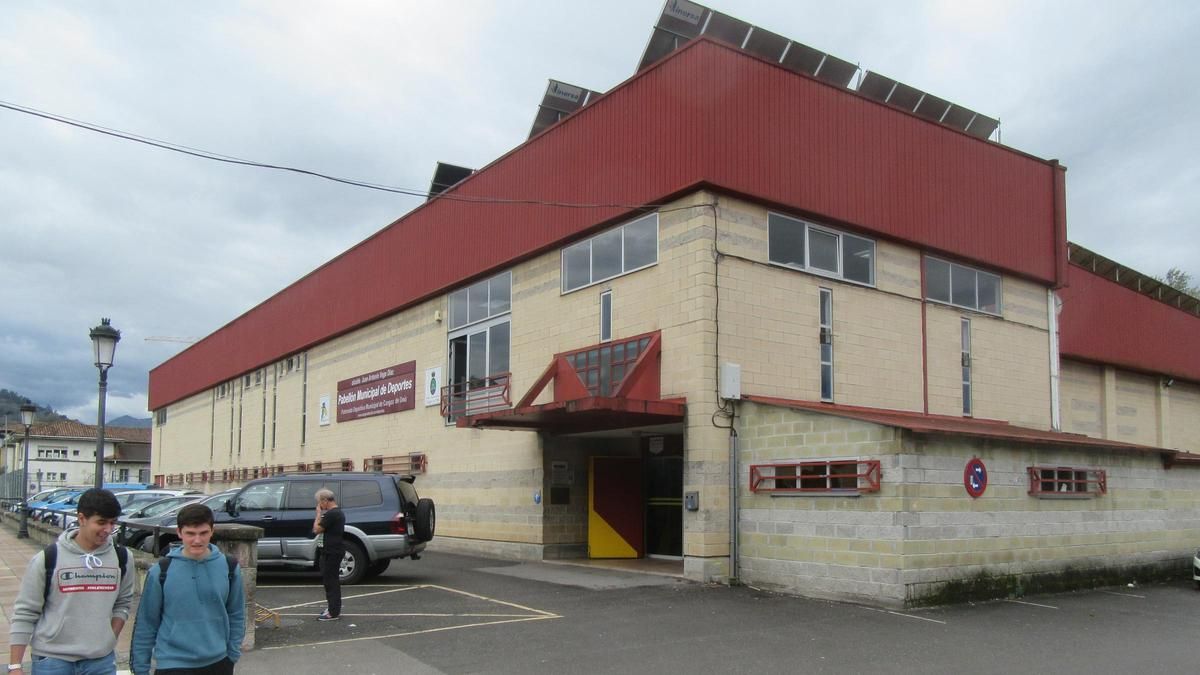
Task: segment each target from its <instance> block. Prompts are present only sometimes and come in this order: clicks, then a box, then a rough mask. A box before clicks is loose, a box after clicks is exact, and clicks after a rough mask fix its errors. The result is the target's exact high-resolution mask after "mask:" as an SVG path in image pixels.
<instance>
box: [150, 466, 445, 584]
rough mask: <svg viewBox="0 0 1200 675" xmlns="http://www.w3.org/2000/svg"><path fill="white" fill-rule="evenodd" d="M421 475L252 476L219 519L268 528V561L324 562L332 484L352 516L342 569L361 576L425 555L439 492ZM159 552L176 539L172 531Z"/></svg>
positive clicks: (263, 542)
mask: <svg viewBox="0 0 1200 675" xmlns="http://www.w3.org/2000/svg"><path fill="white" fill-rule="evenodd" d="M414 480H415V478H414V477H413V476H398V475H395V474H387V473H353V472H345V473H303V474H285V475H282V476H272V477H270V478H259V479H257V480H253V481H250V482H249V483H247V484H246V485H245V486H243V487H242V488H241V489H240V490H238V491H237V492H236V493H235V494H234V495H233V496H231V497H229V498H228V499H227V500H226V501H225V503H224V504H223V505H222V508H220V509H214V511H215V515H216V520H217V522H218V523H240V524H244V525H254V526H255V527H261V528H263V537H262V538H261V539H259V540H258V565H259V567H260V568H266V569H271V568H276V569H278V568H291V569H317V565H318V562H317V561H318V560H319V558H320V556H319V555H318V548H317V540H316V536H315V535H314V534H313V532H312V522H313V514H314V510H315V509H316V506H317V502H316V498H315V495H316V492H317V490H319V489H321V488H329V489H330V490H332V491H333V493H334V495H336V497H337V501H338V506H340V507H341V509H342V512H343V513H344V514H345V516H346V532H345V544H346V554H345V556H343V558H342V563H341V566H340V568H339V576H340V577H341V581H342V583H343V584H355V583H358V582H359V581H362V580H363V579H364V578H367V577H369V576H375V575H379V574H382V573H383V571H384V570H386V569H387V567H388V565H389V564H390V563H391V561H392V560H395V559H397V558H412V559H413V560H417V559H419V558H420V554H421V552H422V551H424V550H425V546H426V544H427V543H428V542H429V541H430V540H431V539H433V533H434V527H435V525H436V515H435V511H434V505H433V500H430V499H421V498H420V497H419V496H418V495H417V490H416V488H415V487H414V486H413V482H414ZM163 539H164V540H165V541H160V542H158V543H157V546H158V552H159V553H160V554H161V553H162V552H164V550H165V548H166V546H168V545H170V544H172V543H175V541H176V540H177V538H176V537H175V536H174V533H171V534H169V535H168V534H164V536H163Z"/></svg>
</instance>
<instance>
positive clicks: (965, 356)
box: [961, 319, 974, 417]
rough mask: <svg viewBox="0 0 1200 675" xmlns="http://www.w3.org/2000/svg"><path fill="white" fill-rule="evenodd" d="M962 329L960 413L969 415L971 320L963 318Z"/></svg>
mask: <svg viewBox="0 0 1200 675" xmlns="http://www.w3.org/2000/svg"><path fill="white" fill-rule="evenodd" d="M961 329H962V354H961V359H962V414H963V415H965V416H968V417H970V416H971V415H972V414H973V413H972V410H974V395H973V392H972V390H971V320H970V319H963V320H962V323H961Z"/></svg>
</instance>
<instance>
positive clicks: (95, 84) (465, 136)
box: [0, 0, 1200, 422]
mask: <svg viewBox="0 0 1200 675" xmlns="http://www.w3.org/2000/svg"><path fill="white" fill-rule="evenodd" d="M706 4H707V5H708V6H710V7H712V8H714V9H716V10H718V11H723V12H725V13H727V14H731V15H733V16H735V17H738V18H741V19H743V20H746V21H749V22H750V23H753V24H756V25H759V26H762V27H764V28H767V29H769V30H772V31H774V32H776V33H780V34H782V35H785V36H787V37H790V38H792V39H794V40H797V41H799V42H803V43H806V44H808V45H810V46H813V47H816V48H818V49H821V50H824V51H828V52H830V53H832V54H834V55H836V56H839V57H841V58H843V59H846V60H848V61H850V62H853V63H858V64H860V65H861V66H862V67H863V68H864V69H868V70H876V71H879V72H880V73H882V74H885V75H888V76H891V77H894V78H896V79H898V80H901V81H903V82H906V83H908V84H911V85H913V86H915V87H918V88H921V89H924V90H926V91H928V92H930V93H933V94H936V95H938V96H941V97H942V98H946V99H948V100H951V101H954V102H957V103H960V104H962V105H965V106H967V107H970V108H974V109H975V110H978V111H980V112H983V113H985V114H988V115H991V116H993V117H998V118H999V119H1000V120H1001V123H1002V127H1001V129H1002V132H1001V133H1002V141H1003V142H1004V143H1005V144H1006V145H1010V146H1013V147H1016V148H1018V149H1020V150H1023V151H1026V152H1029V153H1032V154H1034V155H1037V156H1040V157H1044V158H1056V159H1059V160H1061V161H1062V162H1063V163H1064V164H1065V165H1066V166H1067V167H1068V173H1067V197H1068V210H1067V216H1068V223H1069V237H1070V238H1071V239H1072V240H1073V241H1076V242H1079V243H1080V244H1082V245H1084V246H1087V247H1089V248H1091V249H1093V250H1096V251H1098V252H1099V253H1101V254H1104V255H1106V256H1109V257H1112V258H1115V259H1117V260H1119V261H1120V262H1122V263H1124V264H1126V265H1128V266H1130V267H1133V268H1135V269H1137V270H1139V271H1142V272H1145V273H1147V274H1163V273H1165V272H1166V270H1167V269H1168V268H1169V267H1172V266H1177V267H1181V268H1183V269H1184V270H1185V271H1188V272H1190V273H1191V274H1192V275H1193V277H1194V278H1200V236H1197V235H1198V234H1200V226H1198V225H1197V220H1196V219H1197V214H1200V159H1198V158H1200V141H1198V140H1197V139H1200V133H1198V132H1197V131H1196V129H1195V121H1196V119H1197V111H1200V88H1197V87H1196V86H1195V85H1196V83H1197V82H1200V54H1198V48H1197V47H1196V44H1195V37H1196V36H1197V35H1200V3H1193V2H1184V1H1182V0H1168V1H1165V2H1164V1H1151V2H1111V1H1105V0H1099V1H1097V0H1090V1H1088V2H1074V1H1066V0H1053V1H1044V2H1033V1H1012V0H1005V1H1003V2H994V1H993V2H982V1H974V0H946V1H944V2H917V1H915V0H911V1H905V2H891V1H888V2H867V1H863V0H849V1H847V0H842V1H840V2H829V1H828V0H821V1H819V2H812V1H808V0H792V1H791V2H787V3H781V2H778V1H777V0H722V1H721V2H718V1H717V0H711V1H710V2H707V3H706ZM661 10H662V4H661V2H660V1H659V0H609V1H606V2H591V3H585V2H562V1H561V0H560V1H557V2H552V1H549V0H526V1H524V2H501V1H500V0H493V1H491V2H485V1H477V0H460V1H459V2H454V3H432V2H412V1H408V0H392V1H389V2H385V1H382V0H376V1H367V0H339V1H337V2H333V1H329V2H318V1H310V0H255V1H245V2H234V1H227V2H190V3H162V2H149V1H135V0H126V1H123V2H108V3H95V2H84V1H82V0H81V1H79V2H54V1H47V2H37V3H32V2H4V3H2V4H0V102H3V103H5V104H15V105H18V106H24V107H27V108H34V109H37V110H41V111H46V112H50V113H54V114H56V115H60V116H65V117H69V118H72V119H76V120H82V121H86V122H89V123H92V124H96V125H100V126H103V127H108V128H111V129H117V130H121V131H125V132H131V133H134V134H137V135H140V136H143V137H148V138H153V139H160V140H165V141H169V142H172V143H175V144H179V145H183V146H188V147H192V148H199V149H203V150H207V151H211V152H215V153H219V154H222V155H228V156H233V157H239V158H243V159H250V160H255V161H259V162H265V163H271V164H279V165H287V166H292V167H298V168H304V169H308V170H313V171H318V172H322V173H327V174H333V175H336V176H340V177H347V178H354V179H360V180H364V181H367V182H372V183H378V184H385V185H391V186H397V187H403V188H414V189H418V190H424V189H426V188H427V187H428V185H429V180H430V177H431V176H432V172H433V167H434V163H435V162H437V161H439V160H441V161H447V162H451V163H455V164H461V165H464V166H471V167H480V166H483V165H485V164H487V163H488V162H489V161H491V160H493V159H495V158H496V157H498V156H499V155H501V154H502V153H504V152H506V151H508V150H510V149H511V148H513V147H515V146H516V145H518V144H520V143H521V142H522V141H523V140H524V139H525V138H526V136H527V134H528V132H529V127H530V124H531V122H532V120H533V116H534V112H535V110H536V106H537V103H538V102H539V101H540V99H541V96H542V93H543V92H544V90H545V87H546V79H547V78H555V79H559V80H563V81H566V82H570V83H573V84H577V85H580V86H583V87H587V88H590V89H594V90H599V91H606V90H608V89H611V88H612V87H614V86H616V85H618V84H620V83H621V82H622V81H624V80H625V79H627V78H628V77H630V76H631V75H632V74H633V72H634V69H635V67H636V65H637V63H638V60H639V58H640V56H641V53H642V51H643V49H644V47H645V45H646V41H647V39H648V38H649V35H650V30H651V27H652V26H653V24H654V23H655V21H656V20H657V18H658V15H659V13H660V12H661ZM496 196H497V197H503V195H496ZM420 201H421V200H420V199H419V198H416V197H409V196H403V195H397V194H389V193H384V192H377V191H371V190H365V189H361V188H354V187H349V186H345V185H339V184H336V183H332V182H328V181H323V180H319V179H316V178H311V177H306V176H301V175H296V174H291V173H283V172H277V171H268V170H263V169H255V168H247V167H242V166H234V165H229V164H222V163H217V162H212V161H207V160H202V159H196V158H193V157H188V156H184V155H181V154H176V153H172V152H168V151H164V150H159V149H156V148H152V147H148V146H146V145H141V144H137V143H133V142H129V141H123V140H118V139H115V138H111V137H108V136H104V135H100V134H97V133H94V132H90V131H84V130H81V129H78V128H74V127H71V126H67V125H64V124H61V123H57V122H52V121H47V120H45V119H40V118H38V117H34V116H31V115H29V114H25V113H20V112H14V111H11V110H8V109H4V108H0V251H3V255H2V257H0V271H2V278H3V280H4V284H3V285H4V288H5V292H4V294H3V295H4V298H5V300H6V302H5V307H4V310H3V311H2V312H0V387H3V388H8V389H13V390H16V391H18V392H20V393H22V394H24V395H26V396H29V397H31V398H33V399H34V400H36V401H38V402H39V403H43V404H48V405H51V406H53V407H54V408H56V409H58V410H59V411H61V412H64V413H66V414H68V415H70V416H73V417H76V418H78V419H81V420H84V421H88V422H93V421H94V420H95V409H96V376H97V373H96V370H95V368H94V367H93V366H92V364H91V356H90V350H91V345H90V341H89V339H88V335H87V334H88V331H89V329H90V328H91V327H92V326H94V325H96V324H97V323H99V320H100V317H102V316H105V317H112V322H113V325H114V326H116V327H117V328H119V329H120V330H121V331H122V334H123V338H122V341H121V343H120V345H119V347H118V349H117V363H116V365H115V366H114V368H113V369H112V371H111V373H110V382H109V398H108V411H109V414H110V417H115V416H118V415H121V414H131V415H134V416H138V417H146V416H148V413H147V412H146V409H145V408H146V383H147V373H148V371H149V370H150V368H152V367H154V366H155V365H157V364H159V363H161V362H162V361H164V360H166V359H167V358H169V357H170V356H172V355H173V354H175V353H176V352H178V351H179V350H180V349H181V348H182V347H184V346H185V345H184V344H181V343H178V342H164V341H153V340H150V341H148V340H147V339H146V338H149V337H156V336H167V337H174V338H190V337H200V336H203V335H206V334H208V333H210V332H212V331H213V330H215V329H217V328H219V327H220V326H222V325H223V324H225V323H227V322H228V321H230V320H231V319H233V318H235V317H236V316H238V315H239V314H241V313H243V312H245V311H246V310H248V309H250V308H251V307H253V306H254V305H256V304H258V303H259V302H261V301H263V300H264V299H266V298H267V297H268V296H270V295H271V294H273V293H275V292H276V291H278V290H279V289H281V288H283V287H284V286H286V285H287V284H288V283H290V282H292V281H294V280H295V279H297V278H299V277H300V276H302V275H303V274H305V273H306V272H308V271H310V270H311V269H313V268H314V267H316V266H317V265H319V264H320V263H322V262H324V261H326V260H328V259H329V258H331V257H333V256H335V255H336V254H338V253H340V252H341V251H343V250H345V249H346V248H348V247H349V246H350V245H352V244H354V243H355V242H358V241H360V240H361V239H363V238H365V237H366V236H368V235H369V234H371V233H373V232H375V231H376V230H378V229H380V228H382V227H384V226H385V225H387V224H388V223H390V222H391V221H392V220H394V219H396V218H397V217H399V216H400V215H402V214H404V213H405V212H407V211H409V210H410V209H412V208H413V207H415V206H417V205H418V204H419V203H420Z"/></svg>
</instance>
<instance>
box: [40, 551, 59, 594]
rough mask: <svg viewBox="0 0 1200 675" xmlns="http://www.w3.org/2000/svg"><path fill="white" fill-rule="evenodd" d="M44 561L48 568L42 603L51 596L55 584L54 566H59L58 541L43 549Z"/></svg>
mask: <svg viewBox="0 0 1200 675" xmlns="http://www.w3.org/2000/svg"><path fill="white" fill-rule="evenodd" d="M42 558H43V560H42V563H43V564H44V566H45V568H46V585H45V588H43V589H42V604H43V605H45V604H46V600H48V599H49V598H50V588H51V587H52V586H53V585H54V568H55V567H57V566H58V542H55V543H53V544H50V545H49V546H47V547H46V548H44V549H42Z"/></svg>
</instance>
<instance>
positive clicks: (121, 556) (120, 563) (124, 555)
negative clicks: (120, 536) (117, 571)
mask: <svg viewBox="0 0 1200 675" xmlns="http://www.w3.org/2000/svg"><path fill="white" fill-rule="evenodd" d="M113 548H114V549H116V551H117V567H120V568H121V578H122V579H124V578H125V568H126V567H127V566H128V565H129V551H128V550H127V549H126V548H125V547H124V546H121V545H120V544H114V545H113Z"/></svg>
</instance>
